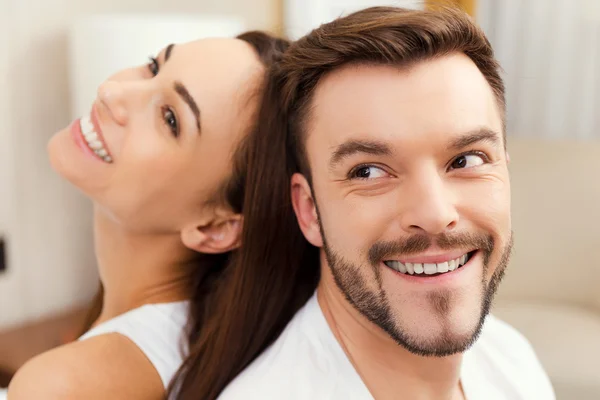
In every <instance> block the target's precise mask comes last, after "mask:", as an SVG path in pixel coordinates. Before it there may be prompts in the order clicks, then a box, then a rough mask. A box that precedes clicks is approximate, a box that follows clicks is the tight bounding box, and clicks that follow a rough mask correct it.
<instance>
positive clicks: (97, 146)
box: [79, 116, 113, 164]
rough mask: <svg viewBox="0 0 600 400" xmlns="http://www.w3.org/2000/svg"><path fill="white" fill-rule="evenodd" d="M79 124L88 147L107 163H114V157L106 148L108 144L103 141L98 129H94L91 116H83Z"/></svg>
mask: <svg viewBox="0 0 600 400" xmlns="http://www.w3.org/2000/svg"><path fill="white" fill-rule="evenodd" d="M79 126H80V128H81V133H82V134H83V139H84V141H85V144H86V145H87V147H88V148H89V149H90V150H92V151H93V152H94V154H96V156H98V158H99V159H101V160H102V161H104V162H105V163H108V164H110V163H112V162H113V160H112V157H111V156H110V154H109V153H108V150H107V149H106V145H105V144H104V142H103V141H102V138H101V137H100V135H98V133H97V132H96V130H95V129H94V124H92V120H91V118H90V117H89V116H85V117H81V119H80V120H79Z"/></svg>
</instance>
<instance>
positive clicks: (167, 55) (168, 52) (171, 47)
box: [165, 43, 175, 62]
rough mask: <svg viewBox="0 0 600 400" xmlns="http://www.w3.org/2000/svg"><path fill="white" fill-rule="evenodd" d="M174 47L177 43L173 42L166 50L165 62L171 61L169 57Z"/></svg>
mask: <svg viewBox="0 0 600 400" xmlns="http://www.w3.org/2000/svg"><path fill="white" fill-rule="evenodd" d="M173 47H175V44H173V43H171V44H170V45H168V46H167V49H166V50H165V62H167V61H169V57H171V52H172V51H173Z"/></svg>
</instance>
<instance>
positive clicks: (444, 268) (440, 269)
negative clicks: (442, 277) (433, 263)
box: [436, 262, 448, 273]
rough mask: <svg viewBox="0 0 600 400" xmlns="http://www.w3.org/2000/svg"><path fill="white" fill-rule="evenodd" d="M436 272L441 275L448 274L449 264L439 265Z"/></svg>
mask: <svg viewBox="0 0 600 400" xmlns="http://www.w3.org/2000/svg"><path fill="white" fill-rule="evenodd" d="M436 270H437V272H439V273H443V272H448V263H447V262H443V263H441V264H437V268H436Z"/></svg>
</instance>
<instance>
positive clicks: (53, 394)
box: [9, 334, 165, 400]
mask: <svg viewBox="0 0 600 400" xmlns="http://www.w3.org/2000/svg"><path fill="white" fill-rule="evenodd" d="M164 395H165V391H164V387H163V384H162V381H161V378H160V376H159V374H158V372H157V371H156V369H155V368H154V366H153V365H152V363H151V362H150V361H149V360H148V358H147V357H146V356H145V355H144V353H143V352H142V351H141V350H140V349H139V348H138V347H137V346H136V345H135V344H134V343H133V342H132V341H131V340H129V339H128V338H126V337H125V336H122V335H119V334H106V335H101V336H97V337H93V338H90V339H88V340H85V341H80V342H74V343H70V344H67V345H65V346H61V347H59V348H56V349H54V350H51V351H48V352H46V353H43V354H41V355H39V356H37V357H35V358H33V359H32V360H30V361H29V362H27V363H26V364H25V365H24V366H23V367H22V368H21V369H19V371H17V374H16V375H15V377H14V378H13V380H12V382H11V384H10V387H9V398H10V399H11V400H20V399H38V398H43V399H48V400H53V399H79V398H85V399H90V400H95V399H107V398H110V399H154V398H156V399H162V398H164Z"/></svg>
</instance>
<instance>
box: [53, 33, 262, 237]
mask: <svg viewBox="0 0 600 400" xmlns="http://www.w3.org/2000/svg"><path fill="white" fill-rule="evenodd" d="M263 72H264V67H263V66H262V64H261V63H260V61H259V59H258V56H257V55H256V54H255V52H254V50H253V49H252V48H251V47H250V45H248V44H247V43H245V42H243V41H241V40H238V39H204V40H199V41H196V42H191V43H187V44H182V45H175V46H172V45H171V46H168V47H167V48H165V49H163V50H162V51H161V52H160V54H159V55H158V56H157V57H156V59H155V60H152V62H150V63H149V64H146V65H142V66H139V67H135V68H131V69H127V70H124V71H121V72H118V73H117V74H115V75H113V76H112V77H111V78H109V79H108V80H107V81H106V82H104V83H103V84H102V85H101V86H100V87H99V88H98V97H97V99H96V101H95V102H94V104H93V106H92V108H91V111H90V115H89V116H84V117H82V118H81V120H76V121H74V122H73V123H72V124H71V126H69V127H68V128H65V129H63V130H62V131H60V132H58V133H56V134H55V135H54V137H53V138H52V139H51V141H50V143H49V146H48V151H49V154H50V160H51V163H52V166H53V167H54V168H55V169H56V170H57V171H58V172H59V173H60V174H61V175H62V176H64V177H65V178H66V179H68V180H69V181H70V182H71V183H73V184H74V185H75V186H77V187H78V188H79V189H81V190H82V191H83V192H84V193H85V194H86V195H88V196H89V197H91V198H92V200H93V201H94V202H95V204H96V205H97V206H98V209H99V210H100V211H101V212H105V213H107V215H108V216H109V217H110V218H112V219H113V220H114V221H115V222H117V223H119V224H121V225H123V226H125V228H127V229H131V230H135V231H141V232H144V233H148V232H149V233H169V232H177V231H181V230H182V229H184V228H185V227H186V226H189V225H196V226H200V225H202V224H206V223H210V221H211V220H212V219H214V218H216V217H217V214H219V213H220V212H221V211H222V210H221V211H219V210H218V207H212V206H211V207H209V206H208V205H207V204H212V202H211V200H212V199H214V197H215V195H216V193H217V192H218V191H219V190H220V188H221V186H222V185H223V184H224V183H225V182H226V179H227V178H228V177H229V175H230V173H231V169H232V165H231V164H232V162H231V160H232V158H231V157H232V154H233V153H234V151H235V149H236V146H237V144H238V143H239V141H240V139H241V138H242V137H243V135H244V134H246V133H247V132H248V130H249V126H250V123H251V117H252V115H253V113H254V110H255V107H256V105H257V104H256V102H257V100H258V99H257V98H256V96H254V94H256V90H257V89H258V87H259V85H260V83H261V82H260V81H261V79H262V75H263Z"/></svg>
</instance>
